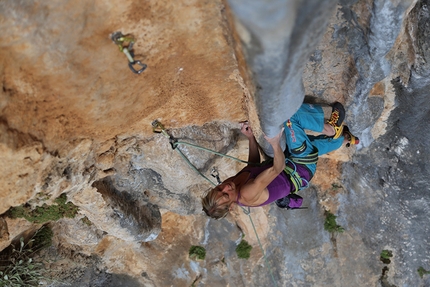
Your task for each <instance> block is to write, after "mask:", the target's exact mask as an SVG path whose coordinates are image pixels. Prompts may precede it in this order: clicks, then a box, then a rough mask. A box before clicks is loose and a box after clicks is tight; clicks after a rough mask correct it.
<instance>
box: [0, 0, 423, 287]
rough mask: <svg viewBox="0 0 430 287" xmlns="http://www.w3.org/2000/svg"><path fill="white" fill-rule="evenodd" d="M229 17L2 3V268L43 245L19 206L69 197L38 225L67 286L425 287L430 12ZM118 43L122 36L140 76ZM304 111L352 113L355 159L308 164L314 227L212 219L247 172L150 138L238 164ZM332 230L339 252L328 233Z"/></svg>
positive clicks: (183, 10) (184, 5)
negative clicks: (28, 241) (72, 214)
mask: <svg viewBox="0 0 430 287" xmlns="http://www.w3.org/2000/svg"><path fill="white" fill-rule="evenodd" d="M229 3H230V4H231V8H232V11H233V12H234V15H236V16H235V17H236V18H234V17H233V16H232V15H233V14H232V13H230V9H229V6H228V5H227V3H224V2H222V1H203V2H202V1H193V0H191V1H164V0H159V1H152V0H150V1H144V2H142V1H131V0H126V1H116V0H113V1H109V2H106V1H96V0H92V1H49V2H46V1H33V2H31V3H30V2H25V1H12V0H7V1H2V2H1V3H0V19H1V21H0V26H1V28H2V34H1V36H0V38H1V41H0V45H1V49H0V79H1V84H2V89H0V159H1V161H2V163H3V164H2V165H1V166H0V174H1V176H0V183H1V186H2V188H1V189H0V198H1V200H0V213H2V214H3V216H2V218H1V221H0V227H1V228H0V230H1V234H0V236H1V241H0V246H1V249H4V248H5V247H7V246H8V245H9V243H10V242H11V241H12V240H13V239H14V238H16V237H19V235H20V234H22V233H23V232H25V231H28V230H33V229H34V228H37V225H34V224H31V223H29V222H27V221H25V220H23V219H11V218H9V217H7V216H6V215H5V214H4V213H5V212H6V211H7V210H8V209H9V208H10V207H11V206H18V205H21V204H24V203H27V204H29V205H30V206H33V207H35V206H40V205H42V204H44V203H46V204H52V202H53V201H54V200H55V198H57V197H58V196H59V195H60V194H62V193H66V194H67V196H68V199H69V200H70V201H71V202H73V203H74V204H75V205H77V206H78V207H79V215H78V217H76V218H74V219H61V220H59V221H57V222H52V223H50V224H51V226H52V229H53V231H54V247H53V248H54V249H55V250H56V252H57V255H58V254H60V255H61V256H62V257H63V260H62V261H61V263H52V264H51V266H49V269H52V270H54V269H56V268H57V267H59V266H61V267H59V268H62V269H63V270H70V272H68V273H73V274H74V275H73V276H66V275H64V274H63V275H61V276H63V277H62V278H63V279H64V280H65V281H69V282H72V283H73V284H75V286H119V284H126V285H127V286H384V287H385V286H430V277H429V275H424V277H423V278H421V277H420V276H419V275H418V272H417V271H416V270H417V269H418V268H419V267H423V268H424V269H426V270H430V253H429V252H430V243H429V238H428V237H429V236H428V235H429V234H430V232H429V227H428V223H427V221H428V217H429V215H430V206H429V200H430V193H429V188H428V185H429V179H428V170H429V168H428V162H429V160H430V156H429V154H430V150H429V145H428V144H427V142H429V139H427V137H429V136H427V135H426V133H425V131H426V130H427V127H428V125H429V123H430V119H429V105H428V104H427V99H428V95H427V91H428V89H429V88H428V87H429V85H430V80H429V77H428V76H429V74H430V67H429V64H428V63H429V62H430V54H429V53H430V52H429V51H430V50H429V45H430V42H429V40H428V39H429V35H428V34H429V30H428V25H429V21H430V15H429V7H428V5H429V3H428V1H425V0H422V1H412V0H411V1H383V0H373V1H372V0H359V1H348V0H344V1H339V2H337V5H336V2H333V1H271V2H270V3H271V4H270V5H269V4H268V5H267V6H264V7H262V8H264V9H266V8H270V7H278V6H277V5H279V7H280V8H279V9H272V11H273V10H275V11H277V14H276V15H277V17H274V16H273V17H272V16H271V14H270V13H269V14H267V13H268V11H267V10H264V11H262V10H261V9H260V10H261V11H259V12H265V13H261V14H255V15H260V17H261V19H260V18H258V19H260V21H250V20H252V19H257V18H256V17H250V16H249V15H250V14H247V13H251V12H252V13H254V12H255V11H256V10H255V7H256V6H254V4H255V3H254V2H248V1H238V0H234V1H233V0H232V1H231V2H229ZM272 5H274V6H272ZM285 7H290V9H287V10H286V11H285V10H283V9H284V8H285ZM293 8H294V9H293ZM317 8H318V9H317ZM253 9H254V10H253ZM258 10H259V8H258V7H257V11H258ZM269 10H270V9H269ZM309 11H311V12H312V13H314V14H312V13H311V14H309V13H308V12H309ZM319 12H321V13H319ZM312 15H314V16H312ZM308 20H309V21H308ZM265 21H267V22H265ZM279 23H282V25H283V26H280V25H278V24H279ZM271 28H274V29H275V28H276V29H275V30H272V32H273V34H264V31H265V30H264V29H267V31H270V30H271ZM284 28H285V29H284ZM116 31H121V32H122V33H123V34H132V35H133V36H134V38H135V44H134V46H133V52H134V53H133V54H134V58H135V59H138V60H140V61H141V62H142V63H145V64H147V65H148V67H147V69H146V70H145V71H144V72H142V73H141V74H140V75H136V74H133V73H132V72H131V71H130V69H129V67H128V65H127V62H128V60H127V58H126V56H125V55H124V54H123V53H121V52H120V51H119V49H118V47H117V46H116V45H115V44H114V43H113V42H112V40H111V39H110V35H111V33H113V32H116ZM250 31H251V32H250ZM283 31H285V34H283V33H282V32H283ZM247 32H248V34H247ZM259 32H260V33H262V34H258V33H259ZM246 35H248V36H250V37H249V38H246ZM247 39H248V40H249V41H247ZM256 39H259V40H258V41H257V40H256ZM272 40H273V42H272ZM263 44H264V45H263ZM241 45H243V48H244V49H243V51H244V54H242V49H241ZM261 47H265V48H266V49H260V48H261ZM279 47H284V49H283V50H282V49H279ZM274 61H275V63H274ZM271 63H274V65H273V66H272V65H271ZM271 67H273V70H272V69H270V68H271ZM261 71H265V72H261ZM294 71H297V72H296V73H294ZM301 71H303V73H301ZM266 72H267V73H266ZM254 83H256V84H257V85H255V86H254ZM272 84H273V85H272ZM289 87H291V90H289ZM275 90H276V92H274V93H273V94H274V95H275V97H277V98H278V100H279V101H282V102H283V103H284V105H283V104H279V103H280V102H279V101H278V102H277V101H274V102H272V101H271V98H269V97H270V94H272V93H271V91H275ZM283 92H286V94H287V96H286V98H285V97H283V96H282V95H286V94H285V93H283ZM305 95H307V96H309V97H308V98H306V100H312V101H318V102H322V103H330V102H333V101H340V102H342V103H344V104H345V106H346V108H347V112H348V114H347V118H346V122H347V124H348V126H349V127H350V129H351V130H352V131H353V133H354V134H357V135H358V136H359V137H360V140H361V144H360V145H359V146H358V147H356V148H350V149H347V148H344V147H343V148H341V149H340V150H338V151H336V152H333V153H331V154H329V155H327V156H325V157H323V158H321V159H320V161H319V163H318V169H317V173H316V175H315V178H314V179H313V181H312V183H311V186H310V187H309V188H308V189H306V190H304V191H303V192H302V196H303V197H304V198H305V203H304V205H305V206H306V207H307V209H303V210H294V211H289V210H282V209H279V208H277V207H276V206H275V205H270V206H265V207H261V208H254V209H252V212H251V214H250V216H251V219H252V223H251V221H250V219H249V217H248V215H246V214H244V212H243V211H242V210H241V209H237V210H234V211H233V212H232V214H231V215H230V216H228V217H227V218H226V219H224V220H220V221H215V220H211V219H208V218H207V217H206V216H205V215H204V214H203V213H202V212H201V211H200V210H201V205H200V196H201V195H202V194H203V193H204V192H205V191H206V190H208V189H209V188H211V186H212V184H211V183H209V182H208V180H209V181H212V182H215V179H214V178H213V177H211V176H210V173H211V169H212V168H213V167H214V166H215V167H217V169H218V171H219V174H220V178H221V179H226V178H227V177H229V176H231V175H233V174H235V172H237V171H238V170H240V169H241V168H242V167H243V164H242V163H239V162H236V161H232V160H230V159H225V158H221V157H219V156H216V155H215V154H212V153H209V152H207V151H204V150H200V149H197V148H195V147H193V146H190V145H185V144H179V145H178V147H175V149H173V148H172V145H171V144H170V143H169V138H166V137H165V136H163V134H161V133H153V130H152V126H151V123H152V122H153V121H154V120H155V119H158V120H159V121H160V122H161V123H163V124H164V126H165V127H166V129H167V132H168V134H169V135H172V136H173V137H174V138H176V139H177V140H178V141H179V142H188V143H194V144H197V145H199V146H203V147H206V148H209V149H211V150H215V151H217V152H220V153H223V154H228V155H231V156H233V157H237V158H241V159H245V160H246V156H247V141H246V139H244V138H243V136H241V135H240V131H239V126H238V124H237V123H238V122H239V121H242V120H246V119H248V120H249V121H250V122H251V124H252V125H253V127H254V129H255V131H256V133H257V134H258V135H261V132H262V130H264V131H272V130H273V131H274V130H275V129H276V128H277V125H278V124H279V123H277V122H276V121H277V120H281V121H282V119H283V118H284V117H286V113H287V112H286V111H285V105H288V109H287V110H288V112H293V111H292V110H294V107H297V106H299V105H300V103H301V101H302V99H303V97H304V96H305ZM296 96H297V98H295V97H296ZM290 97H291V98H290ZM293 98H294V99H295V100H293V102H290V100H291V99H293ZM274 103H278V104H274ZM272 114H273V115H272ZM271 116H273V118H272V117H271ZM274 119H276V120H275V122H273V121H272V120H274ZM261 144H262V145H263V146H264V142H262V141H261ZM179 151H180V152H181V153H182V154H183V155H185V156H186V157H187V158H188V159H189V160H190V162H191V163H192V164H193V165H194V166H195V168H196V169H197V171H199V172H201V173H202V174H203V175H204V176H206V178H207V179H208V180H206V179H205V178H204V177H202V176H199V175H198V173H197V172H196V171H195V170H193V169H192V168H191V167H190V166H189V165H188V164H187V162H186V161H185V160H184V159H183V158H182V155H181V153H180V152H179ZM325 210H330V211H331V212H332V213H334V214H336V215H337V216H338V217H337V220H338V224H339V225H340V226H342V227H343V228H344V229H345V231H344V232H343V233H339V234H330V233H328V232H327V231H326V230H324V211H325ZM84 217H86V218H87V219H89V221H90V222H91V224H89V225H86V224H84V223H83V221H82V219H83V218H84ZM254 227H255V230H256V233H255V232H254ZM256 234H258V238H257V237H256ZM243 235H245V239H246V240H247V241H248V242H249V243H250V244H251V245H252V246H253V250H252V251H251V257H250V258H249V259H248V260H244V259H239V258H238V257H237V255H236V252H235V248H236V246H237V245H238V244H239V242H240V241H241V239H242V236H243ZM259 242H260V243H261V244H262V246H263V248H264V252H265V256H266V257H264V256H263V253H262V251H261V250H260V248H259ZM192 245H200V246H203V247H204V248H205V249H206V258H205V260H202V261H193V260H190V258H189V256H188V251H189V248H190V247H191V246H192ZM382 250H390V251H392V253H393V257H392V258H391V263H390V264H384V263H383V262H381V261H380V254H381V252H382ZM56 264H58V265H56ZM61 264H62V265H61ZM66 273H67V272H66ZM57 275H58V274H57ZM58 276H60V275H58ZM61 276H60V277H61ZM52 286H54V285H52ZM124 286H125V285H124Z"/></svg>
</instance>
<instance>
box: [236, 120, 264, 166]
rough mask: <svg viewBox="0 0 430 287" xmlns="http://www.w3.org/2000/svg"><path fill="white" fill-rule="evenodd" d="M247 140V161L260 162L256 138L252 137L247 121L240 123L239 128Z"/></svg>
mask: <svg viewBox="0 0 430 287" xmlns="http://www.w3.org/2000/svg"><path fill="white" fill-rule="evenodd" d="M240 131H241V132H242V133H243V134H244V135H245V136H246V137H247V138H248V140H249V153H248V162H250V163H260V151H259V146H258V143H257V140H256V139H255V137H254V133H253V132H252V129H251V127H250V126H249V125H248V123H247V122H245V123H241V130H240Z"/></svg>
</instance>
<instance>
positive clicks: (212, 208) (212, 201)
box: [202, 188, 230, 219]
mask: <svg viewBox="0 0 430 287" xmlns="http://www.w3.org/2000/svg"><path fill="white" fill-rule="evenodd" d="M217 195H218V190H217V189H216V188H213V189H211V190H210V191H209V192H208V193H207V194H206V195H205V196H204V197H202V206H203V211H204V212H205V213H206V215H207V216H210V217H212V218H215V219H221V218H224V217H225V216H226V215H227V214H228V211H229V208H230V203H228V202H226V203H224V204H222V205H219V204H218V200H219V199H220V198H218V200H217V199H216V196H217Z"/></svg>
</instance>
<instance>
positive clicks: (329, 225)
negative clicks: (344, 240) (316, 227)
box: [324, 211, 345, 233]
mask: <svg viewBox="0 0 430 287" xmlns="http://www.w3.org/2000/svg"><path fill="white" fill-rule="evenodd" d="M336 218H337V216H336V215H334V214H333V213H331V212H330V211H326V212H325V222H324V229H325V230H327V231H328V232H330V233H334V232H338V233H342V232H344V231H345V229H344V228H343V227H342V226H340V225H338V224H337V222H336Z"/></svg>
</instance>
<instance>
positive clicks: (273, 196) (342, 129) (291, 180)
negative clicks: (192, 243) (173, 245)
mask: <svg viewBox="0 0 430 287" xmlns="http://www.w3.org/2000/svg"><path fill="white" fill-rule="evenodd" d="M344 117H345V110H344V108H343V106H342V105H341V104H340V103H335V104H333V106H332V113H331V116H330V119H329V120H327V121H326V120H325V119H324V112H323V109H322V107H321V106H320V105H315V104H306V103H304V104H302V106H301V107H300V108H299V110H298V111H297V112H296V113H295V114H294V115H293V116H292V117H291V118H289V119H287V120H286V121H285V122H284V124H283V128H282V130H281V132H280V133H279V134H278V135H277V136H275V137H273V138H268V137H267V136H265V139H266V140H267V141H268V142H269V144H270V145H271V146H272V148H273V152H274V156H273V161H271V163H270V164H267V165H260V152H259V146H258V143H257V141H256V139H255V137H254V135H253V133H252V129H251V127H250V126H249V125H248V124H247V123H244V124H242V127H241V132H242V133H243V134H244V135H245V136H246V137H247V138H248V140H249V156H248V162H249V164H248V165H247V166H246V167H245V168H243V169H242V170H241V171H240V172H239V173H237V174H236V175H235V176H232V177H230V178H228V179H226V180H224V181H223V182H222V183H221V184H219V185H218V186H216V187H215V188H213V189H211V190H210V191H209V192H208V193H207V194H206V195H205V196H204V197H203V198H202V206H203V211H204V212H205V213H206V214H207V215H208V216H210V217H212V218H215V219H220V218H223V217H224V216H226V215H227V213H228V211H229V210H231V208H232V207H233V206H234V205H235V204H237V205H240V206H249V207H257V206H263V205H266V204H269V203H272V202H274V201H278V200H281V199H283V198H285V197H287V196H289V195H290V194H293V193H296V192H297V191H299V190H300V189H302V188H304V187H306V186H307V185H308V184H309V181H310V180H311V179H312V177H313V175H314V174H315V171H316V163H317V160H318V156H320V155H322V154H325V153H328V152H331V151H333V150H336V149H338V148H339V147H341V146H342V144H346V145H347V146H349V145H351V144H358V142H359V140H358V138H357V137H355V136H354V135H352V133H351V132H350V131H349V129H348V128H347V127H346V126H343V120H344ZM284 130H285V137H286V142H287V151H288V156H287V158H286V157H285V153H284V151H283V150H282V148H281V145H280V139H281V136H282V135H283V134H284ZM305 130H311V131H315V132H319V133H321V135H319V136H309V135H307V134H306V132H305ZM291 204H293V205H294V202H292V203H291Z"/></svg>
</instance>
